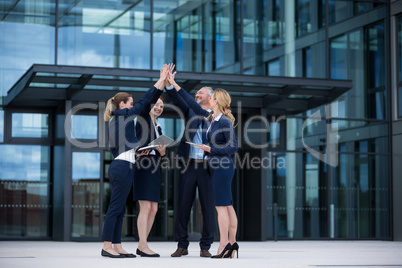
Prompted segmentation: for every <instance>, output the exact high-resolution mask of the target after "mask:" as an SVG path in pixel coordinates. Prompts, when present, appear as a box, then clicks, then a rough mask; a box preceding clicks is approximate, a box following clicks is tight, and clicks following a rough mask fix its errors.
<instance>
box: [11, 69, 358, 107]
mask: <svg viewBox="0 0 402 268" xmlns="http://www.w3.org/2000/svg"><path fill="white" fill-rule="evenodd" d="M158 78H159V70H135V69H118V68H99V67H81V66H80V67H79V66H60V65H42V64H34V65H32V66H31V68H29V70H28V71H27V72H26V73H25V74H24V75H23V76H22V77H21V78H20V79H19V80H18V82H17V83H16V84H15V85H14V86H13V87H12V88H11V89H10V90H9V91H8V94H7V96H6V98H5V105H6V106H24V107H56V106H64V103H65V100H72V101H75V102H98V101H106V100H107V99H109V98H111V97H112V96H113V95H114V94H116V93H117V92H120V91H126V92H129V93H130V94H132V95H133V98H134V101H136V100H138V99H139V98H141V96H142V95H143V94H144V92H145V91H146V90H148V89H149V88H150V87H151V86H152V85H153V84H154V83H155V82H156V81H157V79H158ZM176 81H177V83H178V84H179V85H181V86H182V87H183V88H184V89H185V90H187V91H189V92H191V93H195V90H198V89H199V88H201V87H202V86H210V87H212V88H224V89H226V90H227V91H228V92H229V93H230V94H231V96H232V105H231V106H232V107H236V106H237V105H238V104H239V102H240V103H241V106H242V108H266V110H267V113H268V114H272V115H286V114H297V113H300V112H304V111H307V110H309V109H312V108H315V107H318V106H321V105H325V104H327V103H330V102H332V101H333V100H335V99H336V98H337V97H339V96H340V95H342V94H343V93H345V92H346V91H348V90H349V89H351V88H352V86H353V85H352V81H350V80H329V79H312V78H293V77H278V76H276V77H268V76H253V75H239V74H218V73H199V72H178V73H177V75H176Z"/></svg>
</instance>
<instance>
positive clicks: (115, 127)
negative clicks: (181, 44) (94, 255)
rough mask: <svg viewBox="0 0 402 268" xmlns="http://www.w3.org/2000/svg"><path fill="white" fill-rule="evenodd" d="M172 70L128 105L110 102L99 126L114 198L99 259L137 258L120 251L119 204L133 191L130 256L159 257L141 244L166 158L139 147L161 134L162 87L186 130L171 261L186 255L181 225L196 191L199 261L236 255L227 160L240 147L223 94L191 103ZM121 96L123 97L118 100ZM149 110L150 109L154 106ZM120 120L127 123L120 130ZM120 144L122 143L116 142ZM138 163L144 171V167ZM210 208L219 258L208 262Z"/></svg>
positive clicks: (199, 96)
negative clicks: (135, 211) (105, 125)
mask: <svg viewBox="0 0 402 268" xmlns="http://www.w3.org/2000/svg"><path fill="white" fill-rule="evenodd" d="M173 70H174V65H173V64H169V65H164V66H163V68H162V69H161V70H160V77H159V80H158V81H157V82H156V83H155V85H154V86H153V87H152V88H150V89H149V90H148V91H147V92H146V93H145V95H144V96H143V97H142V98H141V99H140V100H139V101H138V102H137V103H136V104H135V105H134V106H133V100H132V97H131V96H130V95H128V94H127V93H118V94H117V95H116V96H115V97H113V98H112V99H110V100H109V101H108V104H107V107H106V111H105V120H106V121H109V132H110V133H109V136H110V137H111V140H110V141H111V142H112V146H110V147H111V151H112V153H113V156H114V157H115V158H114V160H113V162H112V164H111V165H110V167H109V179H110V181H111V185H112V196H111V200H110V204H109V208H108V211H107V214H106V218H105V223H104V228H103V234H102V239H103V241H104V245H103V248H102V251H101V255H102V256H105V257H112V258H122V257H123V258H124V257H131V258H132V257H135V255H134V254H132V253H128V252H127V251H125V250H124V249H123V247H122V246H121V229H122V221H123V216H124V213H125V202H126V199H127V196H128V194H129V191H130V190H131V186H132V185H134V190H133V193H134V200H138V202H139V205H140V213H139V216H138V221H137V226H138V234H139V243H138V248H137V252H136V253H137V255H140V256H142V257H159V256H160V255H159V254H157V253H155V252H154V251H152V250H151V249H150V248H149V247H148V243H147V237H148V235H149V233H150V230H151V228H152V225H153V222H154V219H155V215H156V213H157V209H158V202H159V199H160V168H159V166H157V165H158V163H160V161H157V160H158V159H157V158H159V157H162V156H163V155H164V154H165V152H166V145H160V146H159V147H157V148H156V149H153V150H139V148H141V147H143V146H146V145H147V144H149V143H150V142H151V141H152V140H154V139H155V138H157V137H159V136H160V135H162V129H161V128H160V125H159V123H158V122H157V120H156V119H157V117H158V116H160V115H161V113H162V112H163V107H164V99H163V98H162V97H161V94H162V91H163V88H166V92H167V94H168V95H169V97H170V99H172V100H173V103H174V104H175V105H176V106H177V107H178V108H179V109H180V110H181V112H182V114H183V115H184V117H185V118H184V119H185V125H186V128H185V133H184V135H183V137H182V139H181V141H180V144H179V147H178V150H177V156H178V159H179V162H178V163H179V166H178V167H177V168H178V171H179V191H178V204H177V206H176V208H177V209H176V210H175V223H174V237H175V240H176V241H177V242H178V245H177V249H176V251H175V252H174V253H173V254H171V256H172V257H181V256H184V255H188V254H189V253H188V246H189V241H188V228H187V226H188V222H189V218H190V213H191V208H192V204H193V202H194V199H195V194H196V190H197V189H198V194H199V200H200V204H201V212H202V216H203V229H202V237H201V240H200V243H199V246H200V256H201V257H211V258H233V256H234V255H235V253H238V250H239V246H238V244H237V242H236V233H237V216H236V212H235V210H234V208H233V199H232V193H231V183H232V179H233V176H234V163H233V158H234V155H235V153H236V151H237V146H238V145H237V137H236V135H235V131H234V122H235V118H234V117H233V115H232V113H231V110H230V102H231V98H230V95H229V94H228V92H227V91H225V90H223V89H216V90H212V88H209V87H202V88H201V89H199V90H198V91H197V93H196V95H195V98H193V97H192V96H191V95H189V94H188V93H187V92H186V91H185V90H184V89H182V88H181V87H180V86H179V85H178V84H177V83H176V81H175V75H176V72H173ZM119 94H120V95H119ZM123 95H124V96H125V98H122V96H123ZM152 104H155V105H154V106H153V107H152V106H151V105H152ZM138 118H140V119H141V120H138ZM119 120H120V121H121V120H124V121H125V123H124V124H121V122H119ZM141 122H142V123H141ZM122 133H124V134H122ZM111 134H112V135H111ZM124 139H125V140H126V141H122V140H124ZM144 161H145V162H147V164H142V163H144ZM214 209H215V210H216V212H217V215H218V226H219V234H220V242H219V247H218V251H217V253H216V254H215V255H211V253H210V252H209V249H210V247H211V244H212V243H213V241H214V229H215V211H214Z"/></svg>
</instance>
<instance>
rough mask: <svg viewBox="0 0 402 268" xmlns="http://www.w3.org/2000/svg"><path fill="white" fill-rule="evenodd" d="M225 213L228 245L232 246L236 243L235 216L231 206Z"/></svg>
mask: <svg viewBox="0 0 402 268" xmlns="http://www.w3.org/2000/svg"><path fill="white" fill-rule="evenodd" d="M227 211H228V215H229V243H230V244H231V245H233V244H234V243H235V242H236V233H237V216H236V211H235V210H234V208H233V206H232V205H230V206H228V207H227Z"/></svg>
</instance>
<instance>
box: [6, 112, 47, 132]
mask: <svg viewBox="0 0 402 268" xmlns="http://www.w3.org/2000/svg"><path fill="white" fill-rule="evenodd" d="M48 117H49V116H48V115H47V114H36V113H35V114H34V113H13V115H12V123H11V136H12V137H15V138H47V137H48V131H49V126H48Z"/></svg>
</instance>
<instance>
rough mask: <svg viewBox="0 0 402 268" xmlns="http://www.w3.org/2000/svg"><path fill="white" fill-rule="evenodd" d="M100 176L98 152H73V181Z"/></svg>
mask: <svg viewBox="0 0 402 268" xmlns="http://www.w3.org/2000/svg"><path fill="white" fill-rule="evenodd" d="M99 177H100V153H90V152H73V181H79V180H87V179H98V180H99Z"/></svg>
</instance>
